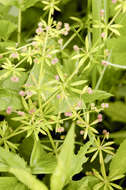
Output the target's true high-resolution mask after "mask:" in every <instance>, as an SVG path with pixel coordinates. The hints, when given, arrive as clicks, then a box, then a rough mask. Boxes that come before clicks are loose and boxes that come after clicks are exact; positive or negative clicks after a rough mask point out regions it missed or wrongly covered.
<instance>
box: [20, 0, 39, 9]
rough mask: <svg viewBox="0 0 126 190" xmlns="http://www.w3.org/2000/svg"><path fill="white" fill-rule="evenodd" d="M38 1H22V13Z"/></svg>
mask: <svg viewBox="0 0 126 190" xmlns="http://www.w3.org/2000/svg"><path fill="white" fill-rule="evenodd" d="M38 1H40V0H23V1H22V3H21V9H22V11H25V10H26V9H28V8H29V7H32V6H34V5H35V4H36V3H37V2H38Z"/></svg>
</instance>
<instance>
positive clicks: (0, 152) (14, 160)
mask: <svg viewBox="0 0 126 190" xmlns="http://www.w3.org/2000/svg"><path fill="white" fill-rule="evenodd" d="M1 163H2V164H4V165H5V166H6V167H8V170H9V168H11V167H12V168H13V167H14V168H23V169H26V166H27V164H26V162H25V161H24V160H23V158H21V157H19V156H18V155H17V154H14V153H12V152H8V151H6V150H5V149H4V148H1V147H0V164H1Z"/></svg>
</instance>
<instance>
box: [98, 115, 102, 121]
mask: <svg viewBox="0 0 126 190" xmlns="http://www.w3.org/2000/svg"><path fill="white" fill-rule="evenodd" d="M97 118H98V121H99V122H102V114H98V117H97Z"/></svg>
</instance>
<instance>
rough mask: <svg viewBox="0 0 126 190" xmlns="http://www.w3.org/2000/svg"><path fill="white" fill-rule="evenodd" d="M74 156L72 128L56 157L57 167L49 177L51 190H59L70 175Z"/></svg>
mask: <svg viewBox="0 0 126 190" xmlns="http://www.w3.org/2000/svg"><path fill="white" fill-rule="evenodd" d="M73 154H74V126H73V125H72V127H71V128H70V130H69V132H68V134H67V136H66V139H65V141H64V143H63V146H62V149H61V152H60V154H59V156H58V163H57V167H56V169H55V171H54V173H53V175H52V177H51V190H61V189H62V188H63V187H64V185H65V184H66V181H67V180H68V178H69V177H70V175H71V171H70V166H71V162H72V159H73Z"/></svg>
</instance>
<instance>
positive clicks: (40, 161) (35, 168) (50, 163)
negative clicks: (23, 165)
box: [30, 141, 56, 174]
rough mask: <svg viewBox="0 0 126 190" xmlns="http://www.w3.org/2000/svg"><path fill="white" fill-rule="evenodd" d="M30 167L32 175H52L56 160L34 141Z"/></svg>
mask: <svg viewBox="0 0 126 190" xmlns="http://www.w3.org/2000/svg"><path fill="white" fill-rule="evenodd" d="M30 167H31V170H32V173H33V174H49V173H53V171H54V169H55V167H56V158H55V156H54V155H53V154H52V153H46V152H45V151H44V150H43V148H42V146H41V144H40V142H39V141H38V142H36V141H35V143H34V147H33V150H32V154H31V158H30Z"/></svg>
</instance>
